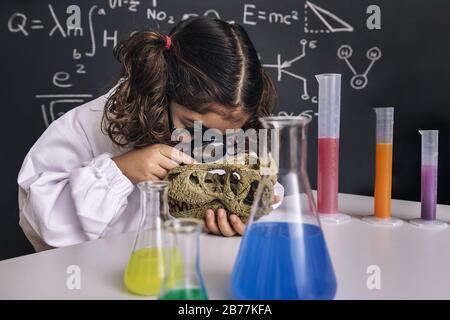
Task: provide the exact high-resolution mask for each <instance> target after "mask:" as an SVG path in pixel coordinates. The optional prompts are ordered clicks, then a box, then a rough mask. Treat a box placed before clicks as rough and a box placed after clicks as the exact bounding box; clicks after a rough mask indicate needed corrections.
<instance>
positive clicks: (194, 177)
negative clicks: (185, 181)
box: [189, 174, 200, 184]
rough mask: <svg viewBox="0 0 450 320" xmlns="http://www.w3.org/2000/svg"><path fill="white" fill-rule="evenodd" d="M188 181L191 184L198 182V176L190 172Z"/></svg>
mask: <svg viewBox="0 0 450 320" xmlns="http://www.w3.org/2000/svg"><path fill="white" fill-rule="evenodd" d="M189 181H191V182H192V183H193V184H199V183H200V180H198V177H197V176H196V175H195V174H191V175H190V176H189Z"/></svg>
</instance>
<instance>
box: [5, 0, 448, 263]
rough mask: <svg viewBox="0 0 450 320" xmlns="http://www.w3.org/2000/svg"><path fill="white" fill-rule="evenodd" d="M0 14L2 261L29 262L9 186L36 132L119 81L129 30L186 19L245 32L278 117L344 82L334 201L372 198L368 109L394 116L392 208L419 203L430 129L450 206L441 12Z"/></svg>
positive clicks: (23, 4) (134, 9)
mask: <svg viewBox="0 0 450 320" xmlns="http://www.w3.org/2000/svg"><path fill="white" fill-rule="evenodd" d="M373 5H375V6H377V7H375V9H374V7H373ZM370 6H372V7H370ZM0 8H1V10H0V22H1V27H0V35H1V43H2V45H1V53H0V54H1V59H0V63H1V71H2V77H1V84H2V86H1V87H2V89H1V101H2V114H3V117H2V120H3V124H2V126H1V130H2V138H3V139H2V144H3V146H2V147H3V151H2V153H1V159H0V161H1V162H0V163H1V168H2V169H3V172H2V183H1V194H2V197H1V208H2V210H1V217H0V235H1V241H0V246H1V250H0V259H2V258H6V257H10V256H14V255H19V254H23V253H26V252H30V247H29V246H28V245H27V242H26V240H25V239H24V237H23V235H22V234H21V231H20V229H19V227H18V225H17V222H18V208H17V185H16V177H17V173H18V171H19V169H20V166H21V163H22V160H23V158H24V156H25V154H26V152H27V151H28V149H29V148H30V147H31V146H32V144H33V143H34V142H35V141H36V139H37V138H38V137H39V136H40V134H41V133H42V132H43V131H44V130H45V128H46V126H47V125H48V124H49V123H50V122H51V121H53V120H54V119H56V118H58V117H59V116H60V115H61V114H62V113H64V112H65V111H67V110H69V109H71V108H74V107H75V106H77V105H80V104H82V103H83V102H86V101H88V100H90V99H93V98H95V97H96V96H98V95H99V94H102V93H103V92H104V89H105V88H106V87H107V86H108V85H110V84H111V80H112V79H114V77H115V75H116V74H117V72H118V70H119V66H118V64H117V63H116V61H115V60H114V58H113V55H112V48H113V46H114V44H115V43H117V41H119V40H120V39H122V38H124V37H127V36H128V35H129V34H130V33H131V32H133V31H135V30H141V29H152V28H158V29H160V30H162V31H164V32H168V31H169V30H170V28H171V27H172V26H173V25H174V23H176V22H178V21H180V20H182V19H185V18H186V17H189V16H191V15H207V16H211V17H219V18H221V19H224V20H227V21H230V22H237V23H240V24H242V25H243V26H244V27H245V28H246V29H247V31H248V32H249V34H250V36H251V38H252V39H253V41H254V43H255V46H256V48H257V50H258V52H259V54H260V57H261V61H262V62H263V64H264V65H265V67H266V68H267V69H268V70H269V72H270V75H271V76H272V77H273V79H274V81H275V82H276V85H277V88H278V91H279V94H280V111H285V112H287V113H294V114H298V113H300V112H302V111H305V110H313V111H317V103H316V94H317V83H316V80H315V78H314V75H315V74H319V73H328V72H336V73H341V74H342V75H343V78H342V79H343V80H342V112H341V163H340V191H341V192H345V193H354V194H363V195H372V193H373V182H374V178H373V177H374V156H375V145H374V142H375V125H374V123H375V115H374V112H373V107H377V106H394V107H396V112H395V133H394V164H393V167H394V173H393V197H394V198H400V199H409V200H420V135H419V133H418V130H419V129H438V130H440V155H439V162H440V171H439V194H438V202H439V203H445V204H450V196H449V194H450V166H449V165H448V164H449V163H450V143H449V140H450V126H449V124H450V98H449V93H448V92H449V90H448V86H449V84H450V59H449V57H450V41H448V39H447V38H448V37H447V36H446V34H447V32H446V31H448V30H450V20H449V19H448V14H449V12H450V2H448V1H445V0H430V1H427V2H423V1H418V0H396V1H375V0H371V1H366V0H333V1H332V0H328V1H326V0H311V1H305V0H295V1H294V0H278V1H257V0H245V1H225V0H208V1H206V0H202V1H200V0H195V1H193V0H192V1H186V0H164V1H162V0H159V1H157V0H147V1H133V0H104V1H78V4H77V3H76V1H72V0H58V1H35V0H33V1H32V0H29V1H2V3H1V4H0ZM377 9H379V18H380V20H379V21H378V22H380V25H379V27H381V28H380V29H378V28H375V29H371V27H373V24H372V25H371V24H370V23H369V24H368V20H370V17H371V15H373V13H374V12H375V11H376V10H377ZM374 10H375V11H374ZM78 14H79V15H78ZM77 18H78V19H77ZM78 22H79V25H78V24H77V23H78ZM369 22H370V21H369ZM371 23H373V21H371ZM376 27H378V26H376ZM355 75H356V76H355ZM316 137H317V122H316V121H314V122H313V123H312V124H311V125H310V128H309V164H308V169H309V175H310V179H311V183H312V185H313V187H314V186H315V181H316V163H315V162H316V152H317V148H316ZM418 214H419V213H418Z"/></svg>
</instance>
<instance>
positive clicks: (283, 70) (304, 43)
mask: <svg viewBox="0 0 450 320" xmlns="http://www.w3.org/2000/svg"><path fill="white" fill-rule="evenodd" d="M300 45H301V48H302V49H301V53H300V54H299V55H298V56H296V57H294V58H293V59H290V60H284V61H282V59H281V54H277V62H276V64H263V66H264V67H265V68H273V69H276V70H277V81H278V82H280V81H281V80H282V77H283V74H284V75H287V76H290V77H292V78H294V79H296V80H298V81H300V82H301V86H302V91H303V93H302V95H301V98H302V100H311V102H313V103H317V97H315V96H313V97H311V96H310V95H309V93H308V79H307V78H305V77H303V76H301V75H299V74H296V73H293V72H290V71H288V70H287V69H289V68H291V67H292V65H293V64H294V63H295V62H297V61H299V60H301V59H303V58H304V57H305V56H306V51H307V48H309V49H315V48H316V47H317V41H316V40H311V41H308V40H306V39H302V40H300Z"/></svg>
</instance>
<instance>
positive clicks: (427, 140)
mask: <svg viewBox="0 0 450 320" xmlns="http://www.w3.org/2000/svg"><path fill="white" fill-rule="evenodd" d="M419 133H420V134H421V135H422V169H421V217H420V219H414V220H412V221H411V223H412V224H413V225H415V226H417V227H421V228H427V229H437V230H440V229H445V228H447V223H445V222H443V221H439V220H436V207H437V181H438V144H439V131H438V130H419Z"/></svg>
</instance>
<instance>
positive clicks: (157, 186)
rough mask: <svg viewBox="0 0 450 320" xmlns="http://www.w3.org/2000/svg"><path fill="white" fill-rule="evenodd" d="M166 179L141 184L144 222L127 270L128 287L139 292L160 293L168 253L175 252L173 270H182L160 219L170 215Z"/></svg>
mask: <svg viewBox="0 0 450 320" xmlns="http://www.w3.org/2000/svg"><path fill="white" fill-rule="evenodd" d="M168 186H169V184H168V182H166V181H146V182H141V183H139V184H138V188H139V190H140V192H141V214H142V217H141V222H140V225H139V229H138V233H137V236H136V240H135V243H134V247H133V252H132V253H131V256H130V259H129V261H128V265H127V267H126V270H125V273H124V283H125V286H126V287H127V289H128V290H129V291H130V292H132V293H134V294H138V295H144V296H154V297H157V296H158V294H159V291H160V288H161V284H162V281H163V279H164V277H165V269H167V267H166V266H165V263H164V260H165V256H166V253H168V252H170V255H171V256H173V259H171V261H172V264H173V266H172V268H170V272H171V273H174V274H175V273H177V272H178V271H180V270H182V266H181V260H180V259H178V258H177V256H179V255H177V253H176V249H173V248H170V247H167V246H165V245H164V243H163V239H162V230H161V228H162V227H161V223H162V220H163V219H164V220H165V219H166V218H167V217H168V202H167V191H168Z"/></svg>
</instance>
